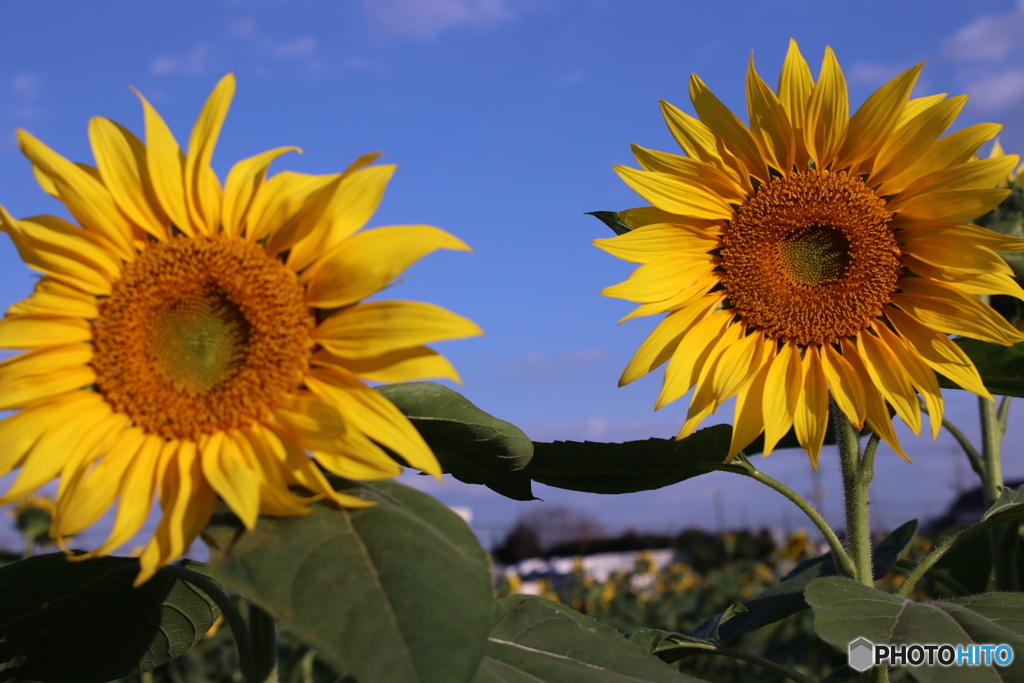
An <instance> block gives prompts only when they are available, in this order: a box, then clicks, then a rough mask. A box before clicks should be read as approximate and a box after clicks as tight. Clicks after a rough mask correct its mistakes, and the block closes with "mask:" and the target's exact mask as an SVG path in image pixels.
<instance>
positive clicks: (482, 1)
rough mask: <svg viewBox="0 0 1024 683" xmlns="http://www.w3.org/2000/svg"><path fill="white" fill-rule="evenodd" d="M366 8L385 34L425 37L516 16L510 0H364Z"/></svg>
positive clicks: (496, 22) (491, 24) (376, 25)
mask: <svg viewBox="0 0 1024 683" xmlns="http://www.w3.org/2000/svg"><path fill="white" fill-rule="evenodd" d="M363 9H364V11H365V12H366V14H367V16H368V18H369V19H370V22H371V23H372V24H373V25H374V26H375V28H376V29H377V30H379V31H380V32H381V33H384V34H386V35H392V36H409V37H413V38H420V39H424V40H430V39H432V38H435V37H436V36H437V35H438V34H439V33H441V32H442V31H444V30H445V29H448V28H454V27H458V26H474V27H488V26H493V25H495V24H498V23H501V22H503V21H508V20H510V19H512V18H514V14H513V12H512V11H511V10H510V9H509V8H508V6H507V4H506V0H363Z"/></svg>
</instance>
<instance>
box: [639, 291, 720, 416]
mask: <svg viewBox="0 0 1024 683" xmlns="http://www.w3.org/2000/svg"><path fill="white" fill-rule="evenodd" d="M733 317H735V314H733V313H731V312H728V311H720V312H718V313H713V314H711V315H710V316H708V317H706V318H703V319H702V320H700V321H699V322H698V323H697V324H696V325H694V326H693V327H691V328H689V329H688V330H687V331H686V332H685V333H684V334H683V336H682V338H681V339H680V340H679V344H678V346H677V350H676V352H675V353H673V355H672V358H671V359H670V360H669V363H668V367H666V368H665V380H664V382H663V383H662V386H661V393H660V394H658V400H657V401H656V402H655V404H654V409H655V410H658V409H660V408H662V407H663V406H665V405H668V404H669V403H671V402H672V401H675V400H676V399H678V398H679V397H680V396H682V395H683V394H685V393H686V392H687V391H689V390H690V388H691V387H692V386H693V385H694V384H695V383H696V382H697V377H698V375H699V373H700V370H701V368H702V367H703V366H704V364H705V362H706V360H707V358H708V356H709V355H710V353H711V349H712V346H713V343H714V342H715V340H717V339H718V338H719V337H720V336H721V335H722V334H723V333H724V332H725V330H726V328H727V326H728V325H729V323H730V322H731V321H732V319H733ZM679 346H681V347H683V349H684V350H683V351H679V350H678V347H679ZM698 349H699V350H698Z"/></svg>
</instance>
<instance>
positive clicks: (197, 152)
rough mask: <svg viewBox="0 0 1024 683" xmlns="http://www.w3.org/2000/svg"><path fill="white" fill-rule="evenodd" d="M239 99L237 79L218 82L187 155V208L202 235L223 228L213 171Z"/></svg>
mask: <svg viewBox="0 0 1024 683" xmlns="http://www.w3.org/2000/svg"><path fill="white" fill-rule="evenodd" d="M234 95H235V77H234V75H233V74H228V75H226V76H224V77H223V78H221V79H220V81H218V83H217V85H216V86H215V87H214V88H213V92H211V93H210V96H209V97H208V98H207V100H206V103H205V104H204V105H203V109H202V111H200V112H199V118H198V119H196V123H195V126H193V128H192V134H191V136H189V139H188V153H187V154H186V155H185V159H186V161H185V169H184V170H185V174H184V178H185V206H186V207H188V212H189V216H190V217H191V218H192V224H193V225H195V226H196V227H197V228H198V229H199V232H202V233H206V234H207V235H213V234H216V233H217V231H218V229H219V228H220V205H221V188H220V181H219V180H217V176H216V174H214V172H213V169H212V168H210V159H212V158H213V148H214V146H216V144H217V138H218V136H219V135H220V129H221V126H223V125H224V117H225V116H227V113H228V107H229V106H231V99H232V98H233V97H234Z"/></svg>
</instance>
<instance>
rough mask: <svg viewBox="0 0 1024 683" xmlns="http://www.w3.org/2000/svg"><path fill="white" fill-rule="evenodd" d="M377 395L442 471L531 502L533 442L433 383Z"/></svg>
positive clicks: (382, 389) (399, 387)
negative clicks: (411, 427)
mask: <svg viewBox="0 0 1024 683" xmlns="http://www.w3.org/2000/svg"><path fill="white" fill-rule="evenodd" d="M377 391H379V392H380V393H382V394H384V396H386V397H387V398H388V400H390V401H391V402H392V403H394V404H395V405H396V406H398V409H399V410H401V411H402V412H403V413H405V415H406V416H407V417H408V418H409V420H410V421H411V422H412V423H413V424H414V425H415V426H416V429H418V430H419V432H420V434H421V435H423V438H424V439H425V440H426V442H427V443H428V444H429V445H430V448H431V449H432V450H433V451H434V455H436V456H437V459H438V461H439V462H440V463H441V467H442V468H443V469H444V471H445V472H448V473H449V474H451V475H452V476H453V477H455V478H456V479H458V480H459V481H461V482H464V483H466V484H483V485H484V486H486V487H487V488H489V489H491V490H492V491H495V492H497V493H500V494H501V495H503V496H505V497H507V498H511V499H513V500H534V496H533V491H532V489H531V485H532V482H531V479H530V476H529V474H528V473H527V471H526V466H527V465H528V464H529V463H530V459H531V458H532V457H533V443H532V442H531V441H530V438H529V437H528V436H526V434H524V433H523V431H522V430H521V429H519V428H518V427H516V426H515V425H513V424H510V423H508V422H505V421H504V420H499V419H498V418H496V417H492V416H491V415H488V414H487V413H485V412H484V411H482V410H480V409H479V408H477V407H476V406H475V405H473V404H472V403H470V402H469V401H467V400H466V398H465V397H463V396H462V395H461V394H459V393H457V392H454V391H452V390H451V389H448V388H447V387H443V386H441V385H440V384H435V383H433V382H408V383H405V384H391V385H388V386H382V387H378V388H377Z"/></svg>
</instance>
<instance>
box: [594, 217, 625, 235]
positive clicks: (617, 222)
mask: <svg viewBox="0 0 1024 683" xmlns="http://www.w3.org/2000/svg"><path fill="white" fill-rule="evenodd" d="M587 215H588V216H594V217H595V218H598V219H600V220H601V222H602V223H604V224H605V225H607V226H608V227H609V228H611V229H612V231H613V232H614V233H615V234H616V235H625V234H626V233H627V232H629V231H630V230H632V229H633V226H631V225H626V223H624V222H623V221H622V219H621V218H619V213H618V212H617V211H588V212H587Z"/></svg>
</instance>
